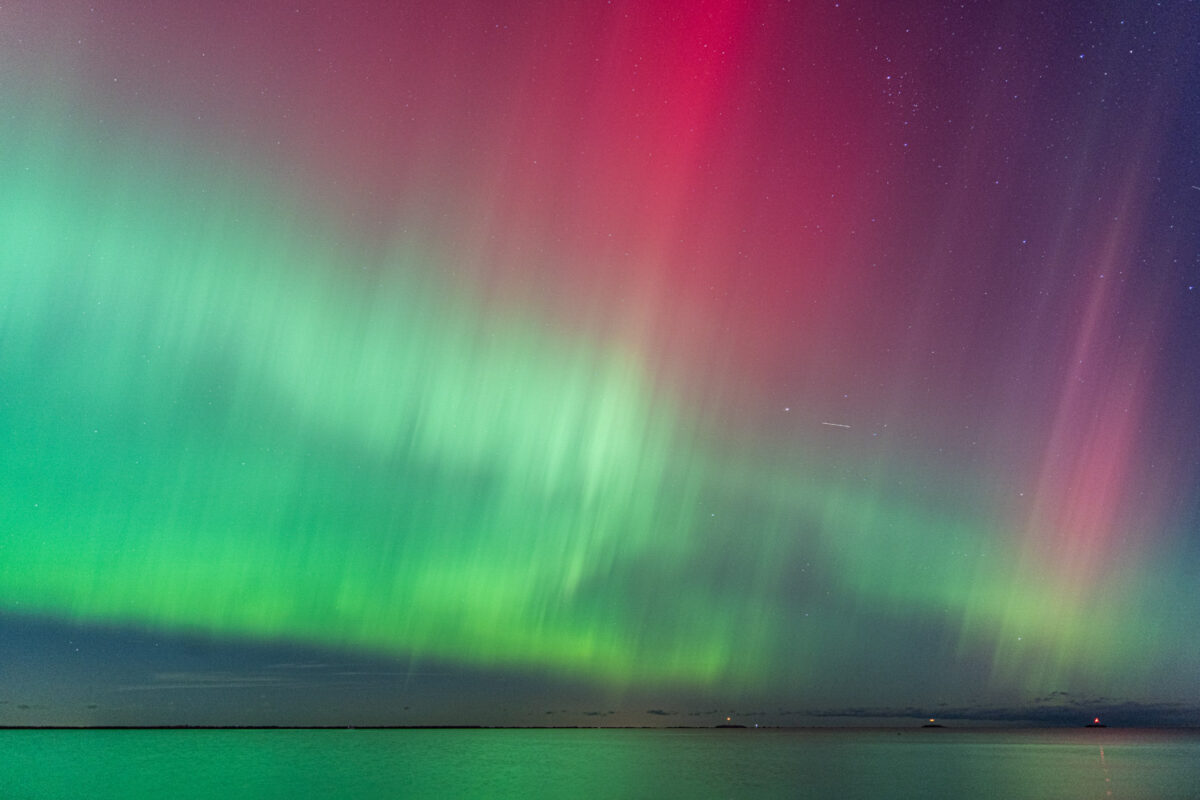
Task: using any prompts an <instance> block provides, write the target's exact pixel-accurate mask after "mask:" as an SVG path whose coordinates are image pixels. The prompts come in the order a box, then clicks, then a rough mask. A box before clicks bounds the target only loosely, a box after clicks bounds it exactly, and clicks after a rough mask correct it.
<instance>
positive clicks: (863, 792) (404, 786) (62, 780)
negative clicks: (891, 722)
mask: <svg viewBox="0 0 1200 800" xmlns="http://www.w3.org/2000/svg"><path fill="white" fill-rule="evenodd" d="M0 797H2V798H83V797H88V798H143V797H155V798H160V797H161V798H200V797H204V798H212V797H216V798H221V799H222V800H230V799H231V798H242V797H246V798H251V797H253V798H272V797H280V798H283V797H287V798H296V797H355V798H371V797H438V798H456V797H569V798H586V797H646V798H660V797H665V798H672V797H748V798H749V797H754V798H762V797H793V798H839V799H847V798H848V799H851V800H853V798H888V797H912V798H974V799H976V800H979V799H981V798H982V799H986V798H1055V799H1056V800H1058V799H1060V798H1061V799H1069V798H1089V800H1090V799H1091V798H1109V797H1112V798H1146V799H1147V800H1173V799H1174V798H1179V799H1180V800H1183V799H1184V798H1187V799H1188V800H1195V798H1200V732H1197V731H1130V730H1115V729H1106V730H1070V731H1064V730H1038V731H955V730H950V729H946V730H905V731H902V732H899V733H898V732H897V731H895V730H890V731H829V730H792V731H789V730H757V731H756V730H721V731H719V730H695V731H689V730H647V731H643V730H425V731H417V730H409V731H403V730H392V731H370V730H326V731H290V730H281V731H3V732H0Z"/></svg>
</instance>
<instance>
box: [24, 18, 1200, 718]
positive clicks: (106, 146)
mask: <svg viewBox="0 0 1200 800" xmlns="http://www.w3.org/2000/svg"><path fill="white" fill-rule="evenodd" d="M1086 5H1087V4H1071V3H1068V4H1053V5H1050V4H1036V3H1011V4H966V7H965V8H962V7H959V5H957V4H934V3H929V4H924V3H921V4H918V3H912V4H863V3H855V2H824V3H808V2H796V3H786V2H773V1H772V0H763V1H762V2H757V1H756V2H730V1H729V0H712V1H709V0H700V2H692V3H674V2H640V3H639V2H611V3H586V2H577V3H576V2H568V3H548V4H542V3H529V2H457V0H454V1H453V2H447V3H394V4H393V3H376V2H354V3H336V4H334V3H322V2H300V3H275V2H267V3H255V4H236V3H229V4H200V5H196V6H195V7H194V8H190V7H185V6H184V5H182V4H173V3H165V2H162V3H158V2H154V3H141V4H135V3H124V2H113V3H95V4H90V5H89V4H86V3H74V2H61V3H38V4H16V5H9V4H6V5H4V6H3V7H0V75H3V77H2V78H0V443H2V444H0V626H4V627H0V634H2V632H3V630H4V629H5V628H7V629H10V630H16V629H18V628H19V629H21V630H23V631H28V630H29V626H33V627H34V628H36V629H37V630H38V631H41V633H38V634H37V635H32V634H31V635H28V636H25V637H24V638H20V637H18V638H19V639H20V641H23V642H37V643H38V644H37V645H36V647H33V649H30V646H29V645H24V646H23V650H22V652H21V653H20V655H19V657H18V656H15V655H13V654H11V653H10V654H9V655H7V656H3V655H0V657H5V658H11V659H13V661H12V662H11V663H16V662H17V661H19V662H20V663H21V664H22V665H23V666H21V668H20V669H19V670H18V669H16V668H15V667H10V674H11V675H20V676H35V677H22V678H20V679H16V678H10V679H9V681H8V683H7V684H6V686H5V688H4V691H5V692H7V693H8V694H7V696H5V697H3V698H0V700H3V701H4V702H5V703H6V704H5V705H0V724H8V723H10V722H13V721H16V722H25V721H28V720H34V721H38V720H40V719H49V720H62V719H68V720H76V719H81V718H83V719H86V720H88V721H91V722H96V721H102V722H103V721H108V720H112V719H120V720H135V721H136V720H143V719H152V720H154V721H156V722H162V721H173V720H178V721H188V720H190V719H191V718H190V717H189V716H188V715H189V713H190V712H189V711H188V710H187V708H186V707H185V704H181V705H180V706H179V707H173V708H174V710H171V711H164V710H163V709H164V708H165V706H163V707H155V705H154V703H153V702H150V703H148V704H144V705H143V706H141V707H140V709H141V710H139V711H136V712H131V711H129V710H128V709H121V708H116V707H113V704H114V703H116V701H114V700H112V699H111V698H114V697H120V696H121V692H122V691H125V689H127V688H128V687H123V686H122V685H118V684H122V682H123V681H124V682H128V681H127V680H126V679H125V678H121V679H113V680H112V682H111V685H105V684H103V681H102V680H101V679H97V683H96V684H95V685H94V686H92V687H91V690H92V691H93V694H94V695H95V696H96V697H101V696H103V698H104V699H103V700H102V701H96V702H91V703H87V705H86V707H88V708H91V710H90V711H87V712H84V711H80V710H78V709H74V708H67V707H65V706H64V705H63V704H62V701H61V700H60V699H59V698H61V697H63V696H64V695H69V696H71V697H72V698H75V695H76V694H77V690H76V689H75V688H68V687H67V686H66V684H67V683H69V682H70V679H69V678H68V677H67V676H70V675H73V674H74V671H75V670H88V669H92V670H93V671H94V670H95V668H96V665H97V664H105V669H106V670H116V672H120V673H121V674H135V673H137V671H138V670H139V669H141V670H142V671H143V673H145V674H146V675H149V674H151V673H154V674H165V673H166V671H167V669H166V668H165V667H162V666H161V665H159V666H155V665H154V664H153V663H152V662H151V661H149V660H146V659H150V658H151V657H150V656H147V655H146V653H145V651H144V650H143V649H142V648H141V646H140V645H139V646H138V647H135V648H125V645H122V646H120V647H117V646H113V647H111V648H107V649H106V648H105V647H104V645H103V644H102V643H103V641H105V638H106V637H112V641H114V642H117V641H119V642H126V643H127V642H128V641H131V640H136V641H138V642H156V643H157V642H160V641H161V642H165V644H164V647H166V648H168V649H169V648H172V647H184V645H180V644H179V642H182V641H187V642H195V641H202V642H206V643H208V644H206V645H205V646H206V647H213V648H218V649H221V652H223V653H228V652H232V653H237V652H238V651H239V650H245V652H248V653H250V652H252V653H256V654H261V653H264V652H268V651H270V650H271V649H272V648H279V649H281V650H284V649H286V650H287V651H288V652H294V651H295V650H296V649H297V648H298V649H301V650H303V649H304V648H311V649H312V651H313V652H320V653H322V654H325V655H324V656H323V657H326V658H328V654H337V657H339V658H343V659H346V660H348V661H353V660H355V659H369V660H372V663H395V664H399V665H402V666H401V667H399V668H398V672H403V671H404V669H405V668H406V665H413V664H437V665H439V667H438V669H443V670H444V669H450V670H455V669H459V670H461V671H462V672H461V676H462V677H461V680H460V681H459V682H458V683H457V684H456V683H455V681H454V680H449V681H443V682H444V683H445V685H444V686H442V687H441V688H440V689H439V691H440V692H442V694H441V695H440V696H441V697H445V696H449V695H454V694H456V693H457V695H459V696H462V697H470V698H471V699H470V700H469V701H467V700H464V701H463V702H462V704H461V707H458V708H456V709H455V710H454V711H453V713H452V714H449V715H447V714H440V715H439V713H438V712H436V711H429V712H428V713H427V716H425V717H421V716H409V717H405V716H403V714H401V709H403V708H420V707H421V706H420V701H421V698H420V691H421V690H420V688H419V687H420V684H421V682H420V680H419V679H417V680H416V681H415V682H414V681H412V680H409V679H402V680H400V681H399V682H398V683H397V684H396V686H395V688H394V692H393V693H392V694H391V695H389V696H388V697H389V699H388V700H387V701H386V702H385V703H384V704H383V706H381V707H379V708H376V710H375V713H376V716H372V717H370V718H371V719H372V720H374V721H377V722H383V721H387V722H397V723H405V722H416V723H423V722H430V721H438V722H441V721H446V720H448V719H449V720H453V721H457V722H464V721H467V722H469V721H474V720H475V719H477V718H487V719H489V720H497V719H499V720H501V721H504V720H506V719H509V718H508V717H505V716H504V713H501V712H500V711H498V710H497V709H498V708H499V707H500V705H501V703H500V702H499V701H498V700H495V698H494V696H492V695H489V693H488V692H487V691H481V690H480V689H479V688H478V687H480V686H483V685H490V684H488V682H489V681H501V682H503V681H512V682H513V683H519V684H520V685H521V686H522V687H523V688H522V689H521V690H520V691H519V692H515V696H509V697H505V698H504V707H505V708H510V707H513V706H518V705H519V706H521V707H522V708H526V709H530V708H532V709H536V710H537V713H541V711H542V709H543V708H544V707H550V706H548V705H547V703H549V702H551V700H549V699H545V698H550V697H552V698H553V700H552V702H553V703H554V704H555V705H554V706H553V708H556V709H557V708H560V707H561V706H563V705H567V706H569V709H568V710H569V711H570V712H571V713H574V714H576V715H578V714H582V713H584V709H585V708H591V707H592V705H593V704H594V703H602V704H606V705H605V707H613V706H617V707H623V706H622V703H625V702H626V701H628V702H629V703H633V702H634V700H632V699H631V698H638V701H639V702H640V699H641V698H662V701H661V702H662V704H666V705H670V704H672V703H673V704H675V706H676V707H679V708H708V707H721V708H726V707H730V705H731V704H733V705H734V706H735V707H738V708H745V707H760V706H761V707H768V708H771V709H775V708H780V709H802V710H809V711H819V710H821V709H830V708H840V707H859V706H870V707H876V708H885V707H922V708H925V707H935V706H937V705H938V704H948V705H950V706H956V707H957V706H970V705H981V704H983V705H989V706H1003V705H1006V704H1017V705H1019V704H1022V703H1029V702H1033V701H1034V700H1035V698H1046V697H1051V696H1056V697H1057V696H1071V697H1076V698H1078V697H1106V698H1113V699H1115V700H1118V701H1129V702H1140V703H1147V704H1150V703H1158V704H1163V703H1166V704H1172V703H1174V704H1183V705H1185V706H1187V707H1188V708H1191V709H1193V710H1194V709H1197V708H1200V697H1198V696H1197V693H1196V692H1197V686H1200V640H1198V638H1197V635H1196V632H1195V620H1196V619H1198V618H1200V594H1198V593H1197V591H1196V587H1197V578H1198V576H1200V502H1198V500H1200V494H1198V493H1197V490H1196V487H1197V486H1198V485H1200V456H1198V455H1197V454H1198V453H1200V426H1197V424H1196V421H1195V417H1196V410H1197V409H1198V408H1200V346H1198V345H1200V305H1198V304H1200V293H1197V292H1196V291H1194V286H1195V284H1196V283H1197V282H1200V256H1198V252H1200V189H1198V188H1197V186H1200V165H1197V163H1196V161H1197V158H1196V156H1197V147H1196V145H1195V142H1196V141H1200V130H1198V128H1200V126H1198V123H1200V104H1198V103H1197V100H1196V97H1195V96H1194V95H1195V92H1194V91H1193V89H1194V87H1195V86H1197V85H1200V51H1198V42H1200V19H1198V18H1200V14H1197V10H1196V8H1195V7H1194V5H1193V4H1188V3H1179V4H1174V5H1168V6H1167V7H1164V8H1159V7H1150V6H1149V4H1144V3H1116V4H1106V7H1105V8H1103V9H1097V8H1088V7H1085V6H1086ZM62 630H75V631H80V632H84V633H85V635H86V636H87V637H90V639H89V640H90V641H93V642H99V643H101V644H98V645H97V646H96V649H95V650H94V651H93V653H92V654H91V655H90V656H88V655H87V654H83V655H79V654H77V653H70V654H68V649H69V648H65V647H63V648H61V652H60V649H58V648H56V646H55V645H54V643H53V642H54V637H55V636H57V635H58V633H57V632H58V631H62ZM12 640H13V641H16V640H17V639H12ZM172 643H174V644H172ZM0 646H2V645H0ZM154 646H156V647H157V646H158V645H157V644H155V645H154ZM187 646H188V647H191V646H193V645H187ZM123 648H124V649H123ZM134 651H136V656H135V655H134ZM255 657H256V658H257V657H258V656H255ZM76 658H84V659H88V658H90V659H91V660H90V661H88V662H87V663H89V664H90V665H91V666H90V667H87V666H83V665H80V664H76V665H74V666H71V665H68V664H65V663H64V661H65V660H66V659H76ZM139 659H142V660H139ZM268 660H269V659H268ZM117 663H119V664H121V665H122V666H120V667H119V668H118V666H115V664H117ZM164 663H165V662H164ZM191 668H192V669H193V670H194V671H196V672H195V673H189V674H193V675H194V674H198V672H199V671H202V670H205V669H208V670H211V671H212V674H223V673H220V670H222V669H226V667H224V666H221V665H216V664H213V665H205V664H201V665H194V664H193V665H192V667H191ZM210 680H216V683H220V680H217V679H205V678H195V677H193V678H191V679H189V680H185V681H173V682H172V681H169V680H168V681H164V682H163V683H164V687H163V688H164V691H163V692H160V693H154V696H155V697H159V696H162V697H165V696H166V695H167V694H169V692H168V691H166V689H167V685H168V684H172V685H177V686H178V687H179V688H180V689H181V690H184V689H189V688H190V689H191V690H196V689H197V687H198V686H199V687H200V688H201V689H202V690H203V689H206V688H207V687H209V686H212V685H215V684H213V683H211V682H206V681H210ZM313 680H316V679H313ZM439 680H442V679H439ZM319 683H320V681H319V680H316V683H312V682H310V683H308V684H305V691H304V692H303V693H301V692H296V696H295V697H294V698H293V699H292V700H290V701H289V700H288V699H287V693H286V691H283V692H282V693H281V694H280V695H279V697H281V698H283V699H279V700H278V703H279V706H278V707H276V708H275V709H274V710H272V711H271V712H270V713H267V712H261V713H262V715H263V716H262V719H263V720H264V721H270V722H275V721H278V720H280V719H283V720H288V721H292V722H295V721H302V722H303V721H309V720H312V719H315V718H319V719H320V720H322V721H326V720H328V719H332V717H329V716H328V713H329V712H328V710H327V709H326V710H322V711H320V712H317V711H315V710H314V708H313V704H314V703H317V702H319V700H320V698H321V697H323V696H324V695H323V694H322V692H324V691H325V690H326V689H327V688H328V687H322V686H320V685H319ZM249 685H250V686H253V681H251V682H250V684H249ZM239 688H246V686H240V687H239ZM514 691H515V690H514ZM572 692H575V693H576V694H575V695H572ZM203 693H204V694H205V697H206V699H205V702H206V703H209V704H210V705H211V704H213V703H215V704H216V705H217V706H218V707H220V705H221V703H222V702H224V703H226V704H228V708H229V710H230V711H229V713H231V714H233V713H235V712H236V714H243V713H244V709H241V708H239V707H238V703H239V702H240V701H239V700H237V699H236V697H233V696H232V695H231V696H230V697H233V699H230V697H227V698H226V699H225V700H213V699H212V698H213V696H214V695H215V694H217V693H216V692H212V691H204V692H203ZM542 693H544V694H542ZM125 694H126V695H128V694H130V692H128V691H126V692H125ZM233 694H234V695H236V692H234V693H233ZM27 696H28V697H30V698H33V700H32V701H29V702H24V703H23V704H24V705H29V706H31V707H30V708H28V709H25V711H23V712H18V711H17V710H16V704H17V703H18V702H22V700H21V698H23V697H27ZM314 698H317V699H314ZM88 699H89V698H88V697H82V698H79V702H80V703H85V702H86V701H87V700H88ZM72 702H74V700H73V701H72ZM647 702H650V701H649V700H648V701H647ZM56 703H57V705H56ZM571 703H577V705H570V704H571ZM689 704H691V705H689ZM81 707H84V706H81ZM638 707H639V708H640V706H638ZM37 709H42V712H41V716H40V717H39V715H38V714H37V713H34V712H35V711H36V710H37ZM505 713H507V712H505ZM106 714H108V716H106ZM139 714H140V715H141V716H138V715H139ZM172 714H174V715H175V716H174V717H173V716H172ZM511 718H512V719H517V720H524V719H525V717H522V716H520V714H514V716H512V717H511ZM237 719H238V720H239V721H246V720H247V719H253V717H246V716H238V717H237Z"/></svg>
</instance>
